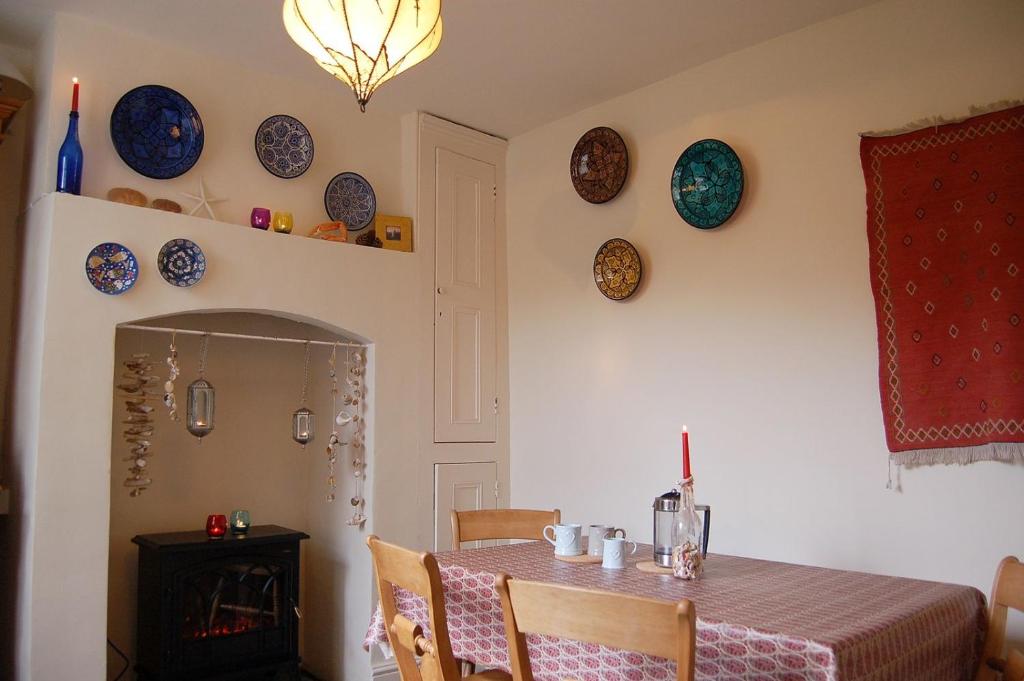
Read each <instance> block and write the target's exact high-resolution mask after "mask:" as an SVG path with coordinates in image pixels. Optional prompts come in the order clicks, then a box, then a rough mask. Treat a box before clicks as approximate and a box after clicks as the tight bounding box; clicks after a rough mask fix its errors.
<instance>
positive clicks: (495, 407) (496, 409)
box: [494, 397, 498, 414]
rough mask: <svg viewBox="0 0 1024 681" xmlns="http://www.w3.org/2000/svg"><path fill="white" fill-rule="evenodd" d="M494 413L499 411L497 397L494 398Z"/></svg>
mask: <svg viewBox="0 0 1024 681" xmlns="http://www.w3.org/2000/svg"><path fill="white" fill-rule="evenodd" d="M494 413H495V414H497V413H498V398H497V397H495V398H494Z"/></svg>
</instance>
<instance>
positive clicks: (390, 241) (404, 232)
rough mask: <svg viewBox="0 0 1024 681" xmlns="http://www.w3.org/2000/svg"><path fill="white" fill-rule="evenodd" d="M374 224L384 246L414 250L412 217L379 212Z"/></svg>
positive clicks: (398, 249)
mask: <svg viewBox="0 0 1024 681" xmlns="http://www.w3.org/2000/svg"><path fill="white" fill-rule="evenodd" d="M373 224H374V228H373V229H374V231H375V232H376V233H377V238H378V239H380V241H381V244H382V245H383V248H386V249H388V250H391V251H406V252H410V253H411V252H412V218H405V217H401V216H398V215H380V214H378V215H377V217H376V218H375V219H374V223H373Z"/></svg>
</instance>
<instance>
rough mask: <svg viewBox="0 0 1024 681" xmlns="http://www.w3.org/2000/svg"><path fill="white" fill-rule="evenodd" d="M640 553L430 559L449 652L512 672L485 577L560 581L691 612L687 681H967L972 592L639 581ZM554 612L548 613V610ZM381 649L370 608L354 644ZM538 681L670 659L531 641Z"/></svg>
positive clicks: (532, 547) (802, 568) (800, 568)
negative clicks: (614, 565) (689, 607)
mask: <svg viewBox="0 0 1024 681" xmlns="http://www.w3.org/2000/svg"><path fill="white" fill-rule="evenodd" d="M652 552H653V549H652V547H651V546H650V545H646V544H640V545H639V548H638V550H637V551H636V553H635V554H633V555H631V556H628V557H627V561H626V566H625V567H624V568H622V569H616V570H613V569H605V568H602V567H601V565H600V564H599V563H578V562H577V563H573V562H564V561H562V560H558V559H556V558H555V556H554V554H553V552H552V549H551V546H550V545H549V544H547V543H546V542H528V543H517V544H507V545H503V546H492V547H485V548H477V549H464V550H461V551H449V552H444V553H436V554H434V555H435V557H436V558H437V563H438V566H439V568H440V572H441V581H442V584H443V587H444V595H445V613H446V617H447V621H448V631H449V636H450V638H451V644H452V651H453V653H454V654H455V656H456V657H457V658H459V659H462V660H467V661H469V662H473V663H475V664H476V665H477V667H480V668H496V669H504V670H506V671H508V670H509V668H510V667H509V654H508V644H507V642H506V638H505V626H504V620H503V617H502V610H501V602H500V600H499V598H498V594H497V592H496V591H495V588H494V583H495V576H496V575H497V574H498V573H506V574H508V575H510V576H512V577H513V578H518V579H528V580H533V581H540V582H548V583H553V584H564V585H571V586H576V587H583V588H588V589H596V590H601V591H612V592H618V593H622V594H629V595H632V596H644V597H648V598H654V599H657V600H661V601H669V602H675V601H678V600H680V599H683V598H688V599H690V600H691V601H692V602H693V603H694V605H695V608H696V613H697V633H696V639H697V642H696V647H697V655H696V678H697V679H700V680H705V679H749V680H755V679H756V680H758V681H769V680H780V681H781V680H785V681H796V680H804V679H807V680H814V681H889V680H891V681H916V680H920V681H924V680H925V679H927V680H928V681H947V680H948V681H968V680H969V679H971V678H973V674H974V668H975V665H976V664H977V659H978V656H979V654H980V650H981V645H982V642H983V639H984V634H985V628H986V616H985V597H984V595H983V594H982V593H981V592H980V591H978V590H977V589H975V588H973V587H969V586H962V585H957V584H946V583H941V582H931V581H924V580H919V579H908V578H904V577H891V576H883V575H877V574H869V573H864V572H851V571H847V570H834V569H829V568H822V567H811V566H806V565H794V564H789V563H780V562H774V561H768V560H758V559H754V558H743V557H739V556H729V555H719V554H709V555H708V556H707V558H706V559H705V562H704V572H703V575H702V576H701V577H700V578H699V579H696V580H692V581H686V580H682V579H677V578H675V577H673V576H672V575H671V574H656V573H650V572H646V571H641V570H640V569H638V568H637V564H638V563H640V562H642V561H650V560H651V558H652ZM396 600H397V603H398V609H399V612H401V613H402V614H403V615H405V616H406V617H408V618H409V619H411V620H413V621H414V622H416V623H417V624H420V625H421V626H422V627H423V629H424V631H425V632H427V631H429V626H428V625H429V619H428V617H427V611H426V603H425V602H424V600H423V599H422V598H419V597H418V596H415V595H413V594H411V593H409V592H406V591H404V590H402V589H396ZM551 607H552V608H556V607H558V604H557V603H552V604H551ZM375 644H376V645H380V646H382V647H383V648H384V649H385V650H386V649H387V636H386V633H385V631H384V624H383V620H382V616H381V612H380V607H379V606H378V607H377V609H376V611H375V612H374V614H373V616H372V618H371V621H370V626H369V629H368V631H367V634H366V638H365V641H364V646H365V647H367V648H369V646H371V645H375ZM527 646H528V649H529V655H530V664H531V667H532V668H533V675H534V678H535V679H537V681H554V680H555V679H563V678H572V679H578V680H579V681H606V680H614V681H620V680H621V681H644V680H646V679H661V680H665V681H667V680H669V679H674V678H675V662H674V661H671V660H667V659H664V658H657V657H652V656H648V655H645V654H641V653H637V652H631V651H625V650H617V649H613V648H607V647H605V646H601V645H596V644H590V643H583V642H579V641H572V640H566V639H558V638H552V637H548V636H537V635H529V636H528V637H527Z"/></svg>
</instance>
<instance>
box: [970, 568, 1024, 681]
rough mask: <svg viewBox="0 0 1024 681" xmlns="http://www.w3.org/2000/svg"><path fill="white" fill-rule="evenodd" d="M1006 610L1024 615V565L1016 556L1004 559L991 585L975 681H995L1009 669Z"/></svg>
mask: <svg viewBox="0 0 1024 681" xmlns="http://www.w3.org/2000/svg"><path fill="white" fill-rule="evenodd" d="M1007 608H1013V609H1014V610H1019V611H1021V612H1024V563H1021V562H1020V561H1019V560H1018V559H1017V558H1015V557H1013V556H1007V557H1006V558H1003V559H1002V560H1001V561H1000V562H999V568H998V569H997V570H996V581H995V583H994V584H993V585H992V598H991V599H990V600H989V607H988V631H987V632H986V634H985V647H984V648H983V649H982V653H981V662H979V664H978V671H977V673H976V674H975V676H974V679H975V681H992V680H993V679H996V678H998V675H999V672H1001V671H1003V670H1004V668H1006V666H1007V661H1006V660H1005V659H1003V646H1004V645H1006V613H1007ZM1004 678H1006V677H1004Z"/></svg>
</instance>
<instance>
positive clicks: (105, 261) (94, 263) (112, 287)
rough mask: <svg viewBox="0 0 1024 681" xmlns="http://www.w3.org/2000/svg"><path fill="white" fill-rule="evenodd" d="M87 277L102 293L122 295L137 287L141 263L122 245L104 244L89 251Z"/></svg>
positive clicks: (86, 265)
mask: <svg viewBox="0 0 1024 681" xmlns="http://www.w3.org/2000/svg"><path fill="white" fill-rule="evenodd" d="M85 276H86V277H88V278H89V283H90V284H92V287H93V288H94V289H96V290H97V291H99V292H100V293H106V294H107V295H108V296H117V295H121V294H122V293H124V292H125V291H127V290H129V289H130V288H131V287H132V286H135V282H136V280H137V279H138V278H139V261H138V260H136V259H135V254H134V253H132V252H131V251H129V250H128V249H127V248H125V247H124V246H122V245H121V244H117V243H113V242H107V243H103V244H100V245H98V246H97V247H96V248H94V249H92V250H91V251H89V255H88V257H86V259H85Z"/></svg>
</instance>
